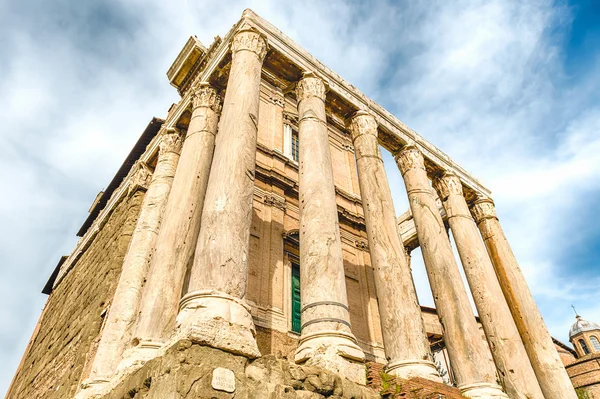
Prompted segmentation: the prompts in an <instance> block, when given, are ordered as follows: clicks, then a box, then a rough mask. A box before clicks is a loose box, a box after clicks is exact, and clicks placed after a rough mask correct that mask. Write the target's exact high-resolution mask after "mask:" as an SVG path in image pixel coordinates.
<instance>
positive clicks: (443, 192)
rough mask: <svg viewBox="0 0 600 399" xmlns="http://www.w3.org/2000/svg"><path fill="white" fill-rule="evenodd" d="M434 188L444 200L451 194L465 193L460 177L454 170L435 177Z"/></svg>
mask: <svg viewBox="0 0 600 399" xmlns="http://www.w3.org/2000/svg"><path fill="white" fill-rule="evenodd" d="M433 188H434V189H435V191H436V192H437V194H438V196H439V197H440V199H441V200H442V201H445V200H446V199H447V198H448V196H449V195H450V194H456V195H461V196H462V195H463V191H462V184H461V182H460V178H459V177H458V176H457V175H456V174H454V173H453V172H446V173H444V175H443V176H441V177H436V178H435V179H433Z"/></svg>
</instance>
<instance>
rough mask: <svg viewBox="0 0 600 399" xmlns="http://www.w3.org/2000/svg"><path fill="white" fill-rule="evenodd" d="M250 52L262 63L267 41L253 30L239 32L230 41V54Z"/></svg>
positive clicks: (265, 53)
mask: <svg viewBox="0 0 600 399" xmlns="http://www.w3.org/2000/svg"><path fill="white" fill-rule="evenodd" d="M238 51H252V52H253V53H254V54H256V55H257V56H258V58H259V59H260V60H261V61H262V60H264V59H265V55H267V41H266V40H265V38H264V37H262V35H261V34H260V33H258V32H256V31H254V30H241V31H239V32H237V33H236V34H235V36H233V39H231V52H232V53H234V54H235V53H237V52H238Z"/></svg>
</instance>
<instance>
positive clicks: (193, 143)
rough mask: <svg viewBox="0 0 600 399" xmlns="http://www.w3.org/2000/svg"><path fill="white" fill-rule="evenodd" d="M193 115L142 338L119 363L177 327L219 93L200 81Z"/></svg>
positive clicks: (143, 311) (143, 314) (147, 294)
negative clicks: (178, 311)
mask: <svg viewBox="0 0 600 399" xmlns="http://www.w3.org/2000/svg"><path fill="white" fill-rule="evenodd" d="M193 90H194V94H193V100H192V106H193V110H192V119H191V121H190V125H189V127H188V131H187V134H186V138H185V142H184V144H183V148H182V151H181V157H180V160H179V164H178V166H177V172H176V174H175V178H174V180H173V185H172V188H171V193H170V195H169V200H168V201H167V205H166V209H165V214H164V218H163V222H162V226H161V228H160V232H159V234H158V238H157V240H156V250H155V253H154V256H153V258H152V262H151V264H150V270H149V272H148V279H147V282H146V286H145V289H144V293H143V297H142V305H141V307H140V314H139V317H138V321H137V323H136V326H135V329H134V335H133V338H134V339H135V340H136V341H139V342H140V345H138V346H137V347H136V348H133V349H132V350H130V351H129V352H128V353H127V356H126V359H124V360H123V362H122V364H121V366H120V367H121V368H126V367H128V366H129V365H131V364H134V363H135V362H137V361H138V360H143V359H144V358H147V357H148V356H152V353H153V352H154V350H155V349H156V348H158V347H159V346H160V344H161V343H162V342H164V341H165V340H166V339H167V338H168V337H169V336H170V334H171V333H172V331H173V329H174V328H175V318H176V316H177V310H178V305H179V300H180V298H181V292H182V289H183V284H184V277H185V272H186V268H187V266H188V264H189V263H190V262H191V260H192V256H193V253H194V247H195V241H196V238H197V237H198V231H199V230H200V218H201V215H202V204H203V200H204V195H205V193H206V186H207V183H208V173H209V170H210V164H211V161H212V155H213V149H214V142H215V134H216V131H217V123H218V113H219V110H220V97H219V96H218V94H217V92H216V91H215V89H213V88H212V87H210V86H209V85H208V84H205V83H201V84H198V85H197V86H195V87H194V88H193Z"/></svg>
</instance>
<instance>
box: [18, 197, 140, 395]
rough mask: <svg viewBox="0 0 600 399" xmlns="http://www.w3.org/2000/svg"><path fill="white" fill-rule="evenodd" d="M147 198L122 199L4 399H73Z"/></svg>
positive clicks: (60, 291) (55, 296)
mask: <svg viewBox="0 0 600 399" xmlns="http://www.w3.org/2000/svg"><path fill="white" fill-rule="evenodd" d="M143 197H144V193H143V192H141V191H136V192H135V193H132V194H131V195H130V196H129V197H126V198H123V199H122V200H121V202H120V203H119V205H118V206H117V207H116V208H115V210H114V211H113V212H112V214H111V216H110V218H109V219H108V221H107V223H106V224H105V225H104V226H103V227H102V228H101V229H100V231H99V232H98V234H97V235H96V237H95V238H94V240H93V242H92V243H91V245H90V246H89V247H88V249H87V250H86V251H85V252H84V254H83V255H82V256H81V258H80V259H79V260H78V262H77V264H76V265H75V267H74V268H73V270H71V271H70V272H69V273H68V274H67V276H66V277H65V279H64V280H63V281H62V282H61V283H60V284H59V285H58V287H56V290H54V291H53V292H52V293H51V294H50V296H49V298H48V301H47V303H46V307H45V309H44V313H43V316H42V318H41V319H40V321H39V325H38V327H39V328H38V329H37V333H36V334H35V336H34V337H33V338H32V343H31V344H30V347H29V349H28V351H27V353H26V354H25V356H24V359H23V362H22V364H21V367H20V369H19V370H18V371H17V374H16V375H15V378H14V380H13V383H12V385H11V388H10V390H9V392H8V394H7V396H6V399H22V398H48V399H53V398H68V397H72V396H73V395H74V394H75V392H76V389H77V387H78V385H79V384H80V382H81V381H80V379H81V376H82V375H87V372H85V371H86V368H89V367H90V364H89V360H91V359H93V356H94V354H95V346H96V345H97V344H98V339H99V333H100V331H101V328H102V325H103V321H104V316H105V315H106V311H107V308H108V306H109V305H110V301H111V300H112V296H113V295H114V291H115V289H116V284H117V281H118V277H119V274H120V272H121V265H122V263H123V258H124V256H125V253H126V251H127V247H128V245H129V241H130V239H131V234H132V232H133V229H134V227H135V223H136V220H137V216H138V212H139V207H140V204H141V202H142V200H143Z"/></svg>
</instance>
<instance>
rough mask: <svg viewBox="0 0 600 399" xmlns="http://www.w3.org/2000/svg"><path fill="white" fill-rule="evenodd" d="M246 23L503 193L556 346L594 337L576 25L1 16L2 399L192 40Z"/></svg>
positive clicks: (587, 162) (144, 7) (489, 20)
mask: <svg viewBox="0 0 600 399" xmlns="http://www.w3.org/2000/svg"><path fill="white" fill-rule="evenodd" d="M21 3H22V4H21ZM245 7H251V8H253V9H254V10H255V11H256V12H257V13H259V14H260V15H261V16H263V17H265V18H266V19H267V20H269V21H270V22H272V23H273V24H274V25H276V26H277V27H279V28H280V29H281V30H282V31H283V32H284V33H286V34H287V35H288V36H290V37H291V38H292V39H293V40H295V41H297V42H298V43H299V44H300V45H301V46H303V47H304V48H306V49H307V50H308V51H309V52H311V53H312V54H313V55H314V56H315V57H317V58H318V59H320V60H321V61H323V62H324V63H325V64H326V65H328V66H329V67H330V68H331V69H333V70H334V71H336V72H338V73H339V74H340V75H341V76H343V77H344V78H345V79H347V80H348V81H349V82H351V83H352V84H354V85H355V86H357V87H358V88H360V89H361V90H363V91H364V92H365V93H366V94H367V95H369V96H370V97H372V98H373V99H375V100H376V101H378V102H380V103H382V104H383V105H384V106H385V107H386V108H388V109H389V110H390V111H392V112H393V113H395V114H396V115H397V116H399V117H400V119H402V120H403V121H404V122H406V123H407V124H408V125H409V126H411V127H413V128H414V129H415V130H417V131H418V132H419V133H420V134H421V135H422V136H423V137H425V138H427V139H428V140H429V141H431V142H432V143H434V144H435V145H436V146H437V147H438V148H441V149H442V150H444V151H445V152H447V153H448V154H449V155H450V156H452V157H453V158H454V159H455V160H456V161H458V162H459V163H460V164H462V165H463V166H465V167H466V169H467V170H469V171H470V172H472V173H473V174H474V175H476V176H478V177H479V178H481V180H482V181H483V182H484V183H486V184H487V186H488V187H490V188H491V189H492V190H493V192H494V198H495V199H496V202H497V207H498V211H499V214H500V217H501V221H502V223H503V227H504V228H505V230H506V233H507V235H508V237H509V240H510V241H511V243H512V245H513V249H514V250H515V252H516V254H517V256H518V258H519V260H520V262H521V266H522V268H523V271H524V273H525V274H526V276H527V277H528V280H529V281H530V282H531V283H532V284H531V286H532V290H533V291H534V293H535V294H536V298H537V299H538V301H539V302H540V305H541V308H542V311H543V312H544V316H545V318H546V321H547V322H548V325H549V327H550V330H551V332H552V334H553V335H555V336H557V337H559V338H561V339H563V340H564V339H565V335H566V331H567V330H568V326H569V324H570V323H571V321H572V315H571V314H570V313H569V311H570V309H569V305H570V303H571V301H573V302H576V304H578V305H579V309H578V310H579V311H580V313H582V314H583V315H584V316H586V317H587V318H589V319H595V320H597V321H600V305H593V303H595V301H594V299H595V297H594V295H595V293H596V287H597V286H598V284H597V283H598V279H597V277H592V278H590V276H589V275H588V276H587V278H586V277H582V276H583V274H581V273H576V271H574V270H569V265H568V264H564V263H561V262H564V261H563V260H564V259H569V248H570V247H573V246H576V245H579V244H581V243H582V242H585V239H586V234H588V233H589V231H588V230H587V229H589V225H587V224H586V222H587V221H586V220H585V218H589V215H592V213H591V211H590V210H591V208H592V205H593V204H592V203H591V201H590V200H589V198H587V197H586V196H589V195H591V194H593V193H595V194H596V195H597V193H598V191H600V187H599V185H600V183H598V182H600V179H599V178H598V177H600V176H599V175H600V166H599V164H600V162H599V161H598V159H597V156H595V154H597V153H598V150H600V139H599V137H598V133H597V132H598V131H599V128H600V110H599V108H598V107H599V106H600V105H599V104H597V103H596V104H595V105H594V103H593V102H592V100H591V98H592V97H593V95H594V93H595V92H598V87H599V86H600V84H599V82H598V81H597V78H596V79H594V76H593V75H591V74H590V75H589V76H583V77H581V78H580V79H578V80H577V81H576V82H575V83H573V80H572V79H571V80H566V79H565V76H564V75H565V72H564V69H563V66H562V62H563V54H562V52H561V51H562V48H561V45H562V42H561V35H560V32H563V33H565V32H567V30H568V27H569V24H570V22H571V15H570V10H569V9H567V8H565V7H562V6H557V5H556V4H555V3H553V2H551V1H543V0H537V1H533V2H519V1H500V0H497V1H485V2H483V1H476V0H472V1H470V0H469V1H467V0H463V1H458V2H446V1H432V2H426V3H423V2H421V3H419V2H406V3H405V4H395V3H393V2H386V1H378V2H368V3H361V2H350V1H349V2H343V1H332V2H317V1H314V2H303V3H299V2H289V3H282V2H276V1H272V0H270V1H230V2H224V1H203V2H186V1H180V2H160V1H155V2H148V1H140V0H138V1H128V2H124V1H110V2H106V3H101V4H100V3H98V4H94V5H87V4H86V3H85V2H83V3H81V4H80V3H77V4H74V3H73V4H72V3H69V2H61V1H58V2H55V4H53V7H52V9H49V7H48V9H46V8H44V7H38V6H37V5H33V4H28V3H27V2H20V4H17V3H13V4H10V5H9V4H4V5H0V8H1V10H0V26H2V28H0V29H2V31H3V33H5V35H3V37H6V38H8V39H7V41H6V43H7V46H6V47H5V49H6V51H5V53H4V54H5V55H3V56H2V58H0V72H2V74H3V79H2V80H0V98H1V99H2V101H1V103H2V107H0V117H2V120H3V127H2V129H0V184H2V187H3V188H4V190H3V195H2V196H0V209H1V210H0V222H1V223H0V239H1V240H2V242H3V245H2V246H0V255H1V256H0V258H1V259H3V260H4V262H5V263H4V267H3V268H2V270H0V303H2V308H0V316H2V317H0V320H1V321H0V331H1V332H0V357H2V358H3V359H5V365H6V367H4V368H3V370H2V372H0V387H7V386H8V383H9V381H10V379H11V378H12V374H13V371H14V369H15V368H16V365H17V364H18V361H19V359H20V356H21V354H22V353H23V350H24V347H25V345H26V343H27V340H28V335H29V333H30V332H31V331H32V330H33V326H34V324H35V321H36V319H37V317H38V315H39V311H40V309H41V306H42V304H43V301H44V299H45V298H44V297H43V296H42V295H41V294H37V292H39V290H40V289H41V287H42V286H43V284H44V282H45V280H46V278H47V277H48V276H49V274H50V272H51V270H52V268H53V267H54V265H55V264H56V262H57V261H58V259H59V257H60V255H63V254H66V253H68V252H69V251H70V250H71V249H72V248H73V245H74V241H75V239H74V237H73V234H74V232H75V231H76V230H77V228H78V227H79V226H78V225H79V223H81V222H82V221H83V220H84V218H85V216H86V212H87V209H88V207H89V204H90V203H91V201H92V200H93V198H94V196H95V194H96V192H97V191H99V190H100V189H102V188H103V187H104V186H105V185H106V184H108V182H109V181H110V179H111V177H112V176H113V174H114V172H115V171H116V170H117V168H118V167H119V165H120V163H121V162H122V160H123V159H124V157H125V155H126V154H127V152H128V151H129V149H130V148H131V146H132V144H133V143H134V142H135V140H136V139H137V137H138V136H139V134H140V133H141V131H142V130H143V128H144V127H145V126H146V124H147V123H148V121H149V120H150V118H151V117H152V116H164V115H165V114H166V110H167V109H168V107H169V105H170V104H171V103H172V102H174V101H176V99H177V95H176V93H175V90H174V89H173V88H171V87H170V86H169V84H168V82H167V79H166V77H165V75H164V74H165V72H166V70H167V69H168V67H169V65H170V63H171V62H172V60H173V59H174V58H175V56H176V55H177V53H178V51H179V50H180V48H181V46H183V44H184V43H185V41H186V40H187V38H188V37H189V36H190V35H192V34H195V35H197V36H198V37H199V38H200V40H201V41H202V42H203V43H204V44H205V45H209V44H210V42H211V41H212V38H213V36H214V35H216V34H219V35H224V34H225V33H226V32H227V31H228V29H229V28H230V27H231V25H232V24H233V23H234V22H235V21H236V20H237V19H238V18H239V16H240V14H241V12H242V10H243V9H244V8H245ZM556 31H558V32H559V34H558V35H557V34H556ZM551 32H552V34H551ZM594 62H596V64H595V65H596V66H597V65H598V64H597V61H594ZM591 67H592V66H590V70H591ZM386 164H387V167H388V175H389V178H390V184H391V186H392V191H393V192H394V193H395V197H396V198H395V201H396V207H397V212H398V213H402V212H404V210H405V209H406V207H407V202H406V198H405V195H404V194H403V190H404V186H403V184H402V181H401V177H400V175H399V173H398V171H397V168H396V167H395V165H394V164H393V160H392V159H391V157H389V156H386ZM596 202H597V201H596ZM585 226H588V227H587V228H586V227H585ZM32 248H35V250H33V251H32ZM417 255H418V253H416V254H415V260H414V261H413V264H414V268H415V269H416V270H415V280H416V282H417V285H418V289H419V291H420V296H421V299H422V301H425V302H427V299H424V298H426V297H427V294H426V293H427V292H428V287H427V283H426V278H425V274H424V272H423V269H422V261H419V260H418V258H417ZM559 260H560V261H559ZM419 262H420V263H419ZM588 303H589V305H586V304H588ZM425 304H429V305H431V303H425Z"/></svg>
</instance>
